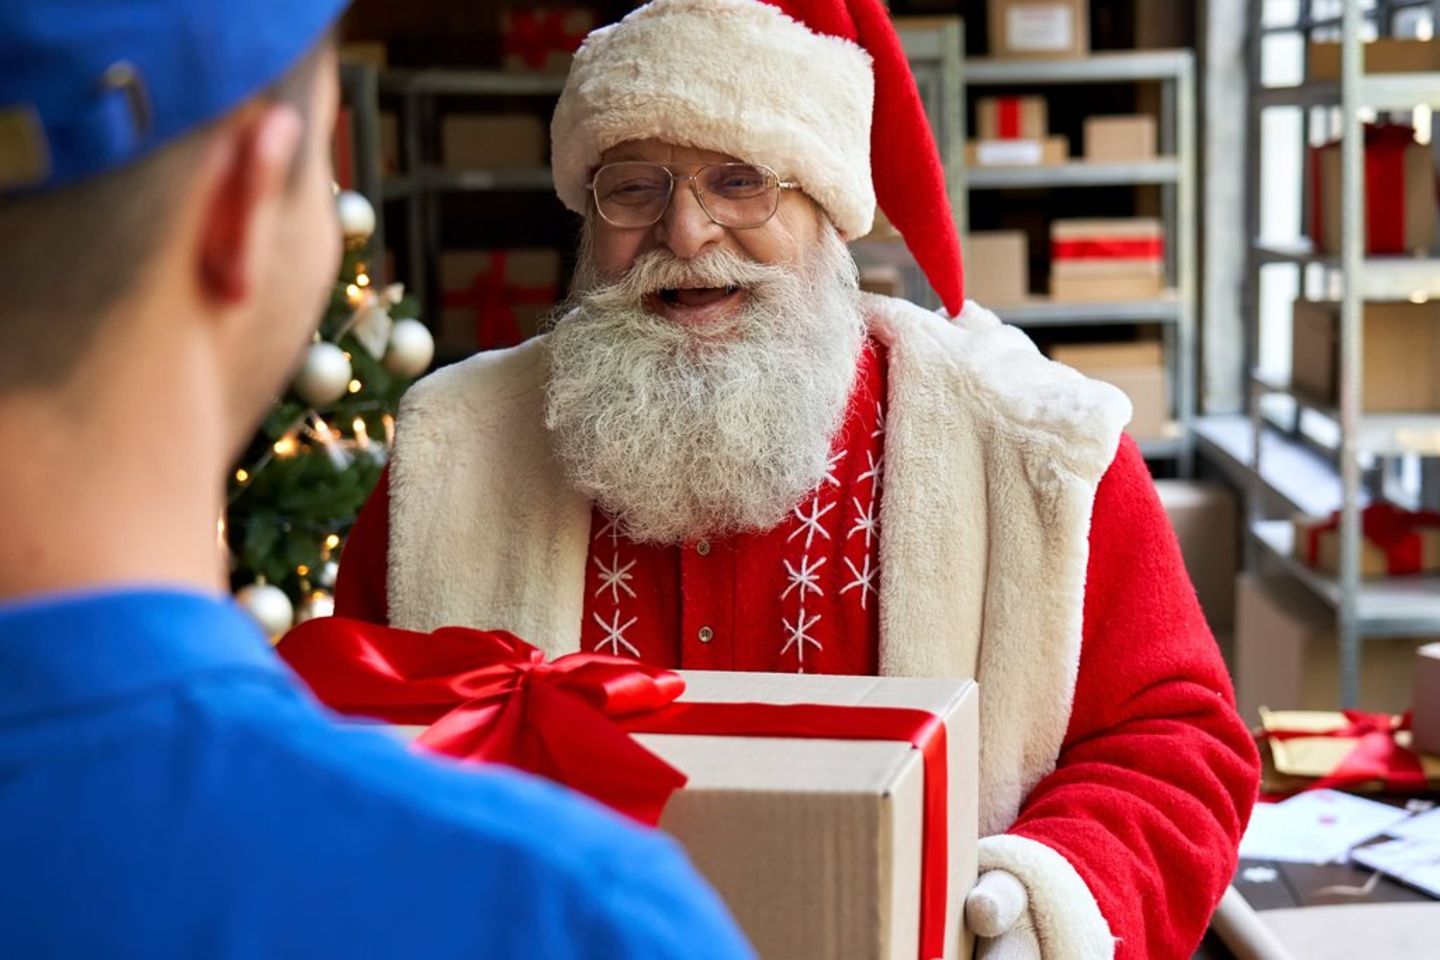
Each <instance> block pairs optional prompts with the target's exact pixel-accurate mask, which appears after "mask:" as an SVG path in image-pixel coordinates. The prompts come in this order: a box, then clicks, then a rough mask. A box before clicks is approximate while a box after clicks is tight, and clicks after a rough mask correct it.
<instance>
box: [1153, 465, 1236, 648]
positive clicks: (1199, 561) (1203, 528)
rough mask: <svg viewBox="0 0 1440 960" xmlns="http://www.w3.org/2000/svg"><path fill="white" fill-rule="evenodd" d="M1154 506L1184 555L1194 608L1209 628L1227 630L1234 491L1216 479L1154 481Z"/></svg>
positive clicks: (1232, 562)
mask: <svg viewBox="0 0 1440 960" xmlns="http://www.w3.org/2000/svg"><path fill="white" fill-rule="evenodd" d="M1155 489H1156V491H1157V492H1158V493H1159V494H1160V504H1161V506H1163V507H1164V508H1165V515H1166V516H1167V517H1169V518H1170V525H1171V526H1172V527H1174V528H1175V535H1176V537H1177V538H1178V539H1179V541H1180V552H1181V554H1182V555H1183V556H1184V557H1185V569H1186V571H1187V572H1188V573H1189V574H1190V580H1191V582H1192V583H1194V584H1195V593H1196V594H1197V595H1198V596H1199V597H1200V606H1201V608H1202V609H1204V611H1205V618H1206V619H1207V620H1208V621H1209V622H1210V626H1211V628H1212V629H1215V630H1219V631H1228V630H1229V628H1230V626H1231V625H1232V624H1233V623H1234V621H1235V568H1236V561H1237V554H1238V550H1237V544H1238V543H1239V525H1238V511H1237V509H1236V504H1235V497H1234V495H1233V494H1232V493H1231V492H1230V491H1229V490H1228V489H1227V488H1225V487H1223V486H1221V485H1220V484H1218V483H1206V482H1202V481H1197V480H1157V481H1155Z"/></svg>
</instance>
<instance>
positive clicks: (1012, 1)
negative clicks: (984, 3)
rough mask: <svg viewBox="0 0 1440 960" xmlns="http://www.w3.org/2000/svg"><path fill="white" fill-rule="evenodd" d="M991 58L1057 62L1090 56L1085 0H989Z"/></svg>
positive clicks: (1087, 15) (1088, 25) (1088, 8)
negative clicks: (1058, 60)
mask: <svg viewBox="0 0 1440 960" xmlns="http://www.w3.org/2000/svg"><path fill="white" fill-rule="evenodd" d="M989 20H990V56H992V57H1014V58H1025V59H1043V60H1057V59H1062V60H1063V59H1068V58H1071V57H1083V56H1085V55H1086V54H1088V53H1089V52H1090V4H1089V2H1088V0H989Z"/></svg>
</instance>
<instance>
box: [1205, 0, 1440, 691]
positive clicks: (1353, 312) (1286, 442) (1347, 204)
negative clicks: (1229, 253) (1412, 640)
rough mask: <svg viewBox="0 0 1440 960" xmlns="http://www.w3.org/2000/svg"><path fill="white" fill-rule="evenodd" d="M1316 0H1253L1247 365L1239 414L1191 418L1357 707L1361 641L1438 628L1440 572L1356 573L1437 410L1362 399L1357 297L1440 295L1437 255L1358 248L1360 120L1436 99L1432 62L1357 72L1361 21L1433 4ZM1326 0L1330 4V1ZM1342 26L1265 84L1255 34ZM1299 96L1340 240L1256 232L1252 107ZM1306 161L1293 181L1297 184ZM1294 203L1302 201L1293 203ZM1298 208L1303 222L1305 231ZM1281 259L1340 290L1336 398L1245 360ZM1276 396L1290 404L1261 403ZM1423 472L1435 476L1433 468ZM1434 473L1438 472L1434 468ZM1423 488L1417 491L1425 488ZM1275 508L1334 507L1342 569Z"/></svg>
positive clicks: (1256, 112) (1256, 551)
mask: <svg viewBox="0 0 1440 960" xmlns="http://www.w3.org/2000/svg"><path fill="white" fill-rule="evenodd" d="M1315 5H1316V4H1315V0H1299V2H1298V16H1297V17H1296V18H1295V20H1294V22H1293V23H1290V24H1286V25H1267V24H1266V23H1265V10H1264V0H1251V2H1250V4H1249V34H1248V35H1249V37H1250V74H1251V98H1250V100H1251V103H1250V111H1249V131H1250V145H1251V146H1250V150H1249V154H1250V160H1249V164H1250V169H1249V176H1247V182H1248V188H1249V190H1250V195H1249V198H1248V202H1247V204H1246V206H1247V210H1248V218H1249V222H1248V223H1247V229H1248V231H1249V237H1250V257H1249V260H1250V266H1249V270H1248V281H1247V293H1246V298H1245V304H1246V309H1247V312H1248V314H1249V317H1250V318H1251V323H1250V325H1249V326H1250V337H1249V343H1248V345H1247V346H1248V357H1249V359H1248V361H1247V366H1248V367H1250V368H1252V372H1251V373H1249V374H1248V375H1247V378H1248V382H1247V386H1248V393H1249V396H1250V413H1249V416H1248V417H1219V418H1207V419H1206V420H1205V421H1202V422H1201V423H1200V424H1199V425H1198V426H1197V435H1198V436H1199V438H1200V445H1201V449H1202V451H1203V452H1204V453H1205V454H1206V455H1207V456H1209V457H1212V458H1213V459H1214V460H1215V462H1217V463H1218V464H1220V465H1221V466H1222V468H1224V469H1227V470H1229V471H1230V472H1232V473H1233V474H1234V475H1235V476H1236V477H1237V478H1239V479H1240V480H1242V481H1243V483H1244V484H1245V486H1246V487H1247V488H1248V493H1249V496H1248V504H1247V506H1248V510H1247V513H1248V534H1249V536H1248V542H1247V547H1248V550H1247V553H1248V555H1249V558H1250V560H1251V561H1252V563H1254V562H1257V561H1262V560H1263V561H1264V562H1265V563H1266V564H1267V565H1269V566H1273V567H1274V568H1276V569H1278V570H1280V571H1282V572H1284V573H1285V574H1286V575H1288V576H1290V577H1292V578H1294V579H1295V580H1297V581H1299V582H1300V583H1302V584H1304V585H1305V586H1306V587H1308V588H1309V589H1310V590H1311V592H1313V593H1314V594H1315V595H1316V596H1317V597H1319V598H1320V599H1321V600H1323V601H1325V602H1326V603H1327V604H1329V605H1330V606H1331V607H1332V608H1333V609H1334V611H1335V615H1336V624H1337V634H1338V639H1339V658H1340V664H1339V666H1340V671H1339V672H1340V690H1339V697H1340V702H1341V704H1342V705H1343V706H1346V707H1350V706H1354V704H1355V702H1356V699H1357V697H1358V693H1359V671H1360V662H1361V652H1362V644H1363V640H1364V639H1365V638H1367V637H1379V636H1387V637H1389V636H1427V635H1433V634H1440V577H1433V576H1425V577H1404V578H1398V577H1397V578H1387V579H1382V580H1369V581H1362V580H1361V577H1360V550H1361V536H1362V533H1361V522H1360V514H1361V511H1362V510H1363V508H1364V506H1365V505H1366V504H1367V503H1369V502H1370V501H1371V500H1372V499H1374V498H1378V497H1382V496H1385V495H1386V494H1387V492H1388V486H1387V477H1388V475H1389V474H1388V467H1389V465H1390V464H1389V461H1390V459H1391V458H1394V457H1399V456H1406V455H1409V456H1435V455H1437V454H1440V411H1437V412H1436V413H1435V414H1433V415H1432V414H1419V415H1374V414H1369V415H1367V414H1364V413H1362V411H1361V408H1360V403H1361V400H1360V398H1361V396H1362V392H1361V388H1362V383H1361V376H1362V374H1361V371H1362V364H1361V357H1360V350H1361V344H1362V333H1361V324H1362V323H1363V322H1364V312H1363V311H1364V303H1365V301H1366V300H1367V299H1374V300H1404V299H1412V300H1415V301H1416V302H1423V301H1424V300H1426V299H1429V298H1432V297H1440V259H1436V258H1435V257H1433V256H1425V257H1369V256H1366V254H1365V251H1364V224H1365V197H1364V179H1365V173H1364V152H1363V151H1364V146H1363V144H1364V140H1363V138H1364V121H1365V117H1366V115H1367V114H1369V113H1371V112H1377V113H1383V112H1385V111H1399V110H1404V111H1408V110H1412V109H1413V108H1416V107H1420V106H1432V107H1433V106H1440V73H1434V74H1430V73H1426V74H1369V75H1367V74H1365V73H1364V72H1363V68H1362V63H1363V59H1362V56H1363V50H1362V46H1363V40H1362V36H1361V33H1362V26H1363V25H1364V19H1365V17H1367V16H1372V17H1374V18H1375V23H1376V26H1377V27H1378V32H1379V33H1381V34H1382V35H1384V34H1388V33H1389V32H1390V29H1389V28H1390V18H1391V16H1392V15H1393V14H1394V13H1395V12H1397V11H1399V10H1401V9H1404V8H1414V7H1418V6H1427V7H1430V8H1431V9H1434V7H1435V6H1437V4H1432V3H1430V2H1429V0H1425V2H1424V3H1419V2H1415V0H1374V2H1373V4H1371V9H1369V10H1362V6H1361V2H1360V0H1340V11H1341V15H1340V16H1339V17H1324V18H1321V17H1315V16H1312V11H1313V9H1314V7H1315ZM1332 6H1334V5H1333V4H1332ZM1337 28H1338V30H1339V39H1340V43H1341V52H1340V64H1341V79H1340V80H1339V81H1338V82H1308V83H1300V84H1298V85H1295V86H1286V87H1264V86H1260V85H1259V81H1258V78H1259V77H1261V76H1262V75H1263V74H1262V68H1263V63H1262V45H1263V40H1264V38H1266V37H1272V36H1274V35H1276V34H1278V33H1286V32H1288V33H1292V34H1298V35H1299V36H1300V37H1301V38H1302V39H1305V38H1308V37H1309V36H1311V31H1314V30H1328V31H1334V30H1335V29H1337ZM1285 107H1288V108H1296V107H1298V108H1302V116H1303V120H1302V123H1301V138H1302V143H1307V144H1308V141H1309V139H1310V137H1309V132H1310V125H1311V122H1312V120H1311V114H1312V113H1314V112H1315V111H1318V110H1320V109H1322V108H1323V109H1327V110H1329V111H1333V113H1334V114H1335V115H1338V119H1339V131H1340V140H1341V147H1340V155H1341V224H1342V230H1341V234H1342V235H1341V238H1340V248H1341V252H1340V254H1339V255H1338V256H1337V255H1323V254H1317V253H1316V252H1315V251H1314V250H1313V249H1311V248H1310V247H1308V246H1306V245H1305V244H1304V243H1301V244H1294V245H1278V244H1273V243H1263V242H1261V241H1260V239H1259V238H1260V236H1261V220H1260V210H1261V209H1262V199H1261V197H1260V189H1261V183H1262V170H1261V159H1260V158H1261V153H1262V149H1261V132H1262V127H1261V117H1262V115H1263V113H1264V111H1266V110H1270V109H1275V108H1285ZM1307 183H1308V171H1306V176H1304V177H1302V180H1301V187H1302V196H1304V195H1305V193H1304V192H1303V191H1305V190H1306V189H1307V186H1306V185H1307ZM1302 209H1303V208H1302ZM1308 217H1309V213H1308V211H1306V212H1305V213H1302V222H1301V227H1302V232H1307V231H1308V230H1309V226H1310V225H1309V222H1308ZM1275 264H1285V265H1289V266H1293V267H1295V268H1296V269H1297V270H1298V271H1300V284H1299V290H1300V292H1301V294H1302V295H1304V293H1305V290H1306V282H1305V281H1306V275H1307V273H1308V274H1310V275H1311V276H1310V279H1312V280H1314V279H1316V277H1315V274H1317V273H1318V274H1319V279H1320V280H1321V281H1322V283H1321V284H1320V287H1321V288H1323V289H1325V290H1327V291H1328V292H1332V293H1333V292H1337V291H1338V293H1339V296H1338V298H1337V299H1338V300H1339V301H1340V304H1341V308H1340V359H1339V387H1340V389H1339V402H1338V403H1333V404H1332V403H1329V402H1322V401H1318V400H1316V399H1315V398H1313V397H1309V396H1307V395H1305V394H1304V393H1303V392H1302V391H1297V390H1295V389H1293V388H1292V387H1291V385H1290V384H1289V383H1287V382H1284V381H1283V380H1278V379H1276V378H1272V377H1267V376H1262V375H1260V374H1259V373H1258V372H1254V368H1256V367H1257V364H1258V356H1259V343H1260V333H1259V330H1260V323H1261V321H1262V317H1261V298H1260V274H1261V269H1262V268H1263V267H1266V266H1270V265H1275ZM1277 397H1279V398H1284V399H1283V405H1284V407H1285V409H1286V410H1287V411H1288V414H1287V415H1286V416H1278V417H1277V416H1276V415H1275V414H1274V412H1273V411H1272V409H1271V408H1270V407H1269V406H1267V404H1269V403H1271V402H1272V401H1273V399H1274V398H1277ZM1307 415H1312V416H1317V417H1319V418H1321V420H1322V422H1325V423H1328V424H1331V425H1333V427H1334V429H1335V433H1336V442H1335V443H1334V444H1333V445H1331V446H1328V447H1322V448H1320V449H1317V446H1316V444H1315V443H1314V442H1312V441H1310V440H1309V439H1307V436H1306V434H1305V432H1304V431H1303V430H1302V428H1301V421H1302V418H1303V417H1304V416H1307ZM1432 476H1433V474H1432ZM1437 479H1440V478H1437ZM1423 498H1424V493H1423V492H1422V497H1421V499H1423ZM1276 510H1286V511H1291V512H1303V513H1307V514H1312V515H1328V514H1329V513H1331V512H1334V511H1336V510H1338V511H1339V512H1340V518H1341V521H1340V575H1339V576H1338V577H1330V576H1326V575H1324V574H1321V573H1319V572H1317V571H1315V570H1312V569H1310V568H1308V567H1307V566H1305V564H1303V563H1302V562H1301V561H1300V560H1298V559H1297V558H1296V557H1295V551H1294V530H1293V525H1292V523H1291V522H1290V520H1289V519H1286V518H1281V519H1270V518H1269V516H1268V514H1269V513H1272V512H1275V511H1276Z"/></svg>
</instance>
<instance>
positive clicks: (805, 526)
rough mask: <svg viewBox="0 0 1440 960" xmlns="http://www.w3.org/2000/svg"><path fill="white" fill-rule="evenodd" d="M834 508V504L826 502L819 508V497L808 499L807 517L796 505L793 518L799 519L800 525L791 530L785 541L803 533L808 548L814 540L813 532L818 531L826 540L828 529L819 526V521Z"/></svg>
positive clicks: (828, 535)
mask: <svg viewBox="0 0 1440 960" xmlns="http://www.w3.org/2000/svg"><path fill="white" fill-rule="evenodd" d="M834 509H835V504H833V503H830V504H826V505H825V507H824V508H823V509H821V507H820V498H819V497H816V498H815V499H814V500H812V501H810V515H809V516H808V517H807V516H806V515H805V514H804V513H802V512H801V511H800V508H799V507H796V508H795V519H797V520H799V521H800V526H798V527H796V528H795V529H794V530H793V531H791V533H790V536H788V537H786V538H785V541H786V542H787V543H788V542H790V541H791V540H794V539H795V538H796V537H798V536H800V534H802V533H803V534H805V549H806V550H809V549H810V545H811V544H812V543H814V542H815V534H817V533H818V534H820V536H822V537H824V538H825V539H826V540H829V539H830V531H828V530H826V529H825V528H824V527H823V526H821V525H820V521H821V520H822V519H823V518H824V516H825V514H827V513H829V512H830V511H831V510H834Z"/></svg>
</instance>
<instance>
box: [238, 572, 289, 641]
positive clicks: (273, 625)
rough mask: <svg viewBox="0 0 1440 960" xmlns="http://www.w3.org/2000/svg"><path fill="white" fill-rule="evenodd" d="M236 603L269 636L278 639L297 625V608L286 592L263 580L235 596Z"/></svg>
mask: <svg viewBox="0 0 1440 960" xmlns="http://www.w3.org/2000/svg"><path fill="white" fill-rule="evenodd" d="M235 602H236V603H238V604H240V607H241V609H243V610H244V611H245V612H246V613H248V614H250V616H251V617H252V618H254V620H255V622H256V623H258V624H260V629H261V630H264V631H265V634H266V635H267V636H270V637H278V636H279V635H280V634H282V633H284V632H285V631H286V630H289V629H290V628H291V627H292V626H294V624H295V607H294V606H293V605H292V604H291V603H290V598H289V597H287V596H286V595H285V591H284V590H281V589H280V588H279V587H277V586H274V585H273V584H269V583H266V582H265V581H263V580H257V581H256V582H254V583H252V584H250V586H248V587H244V588H243V589H241V590H240V592H239V593H237V594H235Z"/></svg>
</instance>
